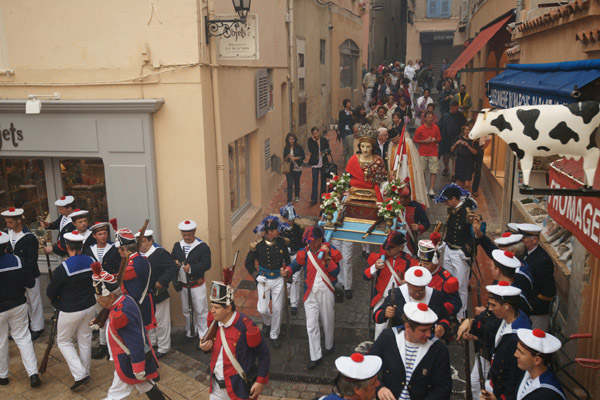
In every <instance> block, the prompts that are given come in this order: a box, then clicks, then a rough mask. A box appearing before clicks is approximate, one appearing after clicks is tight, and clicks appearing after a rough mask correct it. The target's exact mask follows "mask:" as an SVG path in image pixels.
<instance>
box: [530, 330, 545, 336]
mask: <svg viewBox="0 0 600 400" xmlns="http://www.w3.org/2000/svg"><path fill="white" fill-rule="evenodd" d="M533 336H535V337H539V338H545V337H546V332H544V331H543V330H541V329H534V330H533Z"/></svg>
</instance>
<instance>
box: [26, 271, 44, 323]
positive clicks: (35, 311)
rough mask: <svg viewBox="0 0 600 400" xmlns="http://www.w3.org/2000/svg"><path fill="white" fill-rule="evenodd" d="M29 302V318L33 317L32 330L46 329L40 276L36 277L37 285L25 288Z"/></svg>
mask: <svg viewBox="0 0 600 400" xmlns="http://www.w3.org/2000/svg"><path fill="white" fill-rule="evenodd" d="M25 297H27V304H28V306H29V319H31V326H30V328H31V330H32V331H34V332H35V331H41V330H43V329H44V308H43V306H42V296H41V294H40V277H39V276H38V277H37V278H35V286H34V287H32V288H31V289H29V288H27V289H26V290H25Z"/></svg>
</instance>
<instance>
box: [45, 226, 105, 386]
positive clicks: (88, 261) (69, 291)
mask: <svg viewBox="0 0 600 400" xmlns="http://www.w3.org/2000/svg"><path fill="white" fill-rule="evenodd" d="M64 239H65V245H66V248H67V252H68V254H69V258H67V259H66V260H65V261H63V262H62V264H60V265H59V266H58V267H57V268H56V269H55V270H54V274H53V276H52V280H51V281H50V284H49V285H48V288H47V289H46V294H47V295H48V298H49V299H50V301H51V302H52V304H53V305H54V307H56V309H58V310H60V312H59V314H58V324H57V326H56V344H57V346H58V348H59V350H60V352H61V353H62V355H63V357H64V359H65V361H66V362H67V365H68V366H69V370H70V371H71V375H73V378H74V379H75V383H74V384H73V386H71V390H75V389H77V388H78V387H80V386H81V385H83V384H85V383H87V382H88V381H89V380H90V363H91V358H92V330H91V329H90V327H89V325H88V324H89V322H90V321H91V320H92V319H93V318H94V315H95V309H94V308H95V305H96V300H95V298H94V290H93V288H92V268H91V265H92V263H93V262H94V259H93V258H92V257H90V256H85V255H83V254H81V247H82V246H83V242H84V240H85V235H82V234H80V233H79V232H77V231H73V232H67V233H65V235H64ZM75 338H76V339H77V345H78V347H79V354H77V350H75V345H74V344H73V339H75Z"/></svg>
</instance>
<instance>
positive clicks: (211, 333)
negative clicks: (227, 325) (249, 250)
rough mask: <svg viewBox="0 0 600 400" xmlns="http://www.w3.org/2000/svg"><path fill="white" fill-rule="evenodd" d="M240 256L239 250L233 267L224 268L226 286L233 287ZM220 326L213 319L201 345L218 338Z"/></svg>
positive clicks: (234, 258) (234, 257)
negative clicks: (232, 283)
mask: <svg viewBox="0 0 600 400" xmlns="http://www.w3.org/2000/svg"><path fill="white" fill-rule="evenodd" d="M239 254H240V251H239V250H237V251H236V252H235V255H234V256H233V265H232V266H231V267H230V268H223V283H224V284H226V285H228V286H229V285H231V282H232V281H233V274H234V272H235V265H236V264H237V259H238V256H239ZM218 328H219V325H218V323H217V320H216V319H213V322H211V324H210V326H209V327H208V331H206V335H204V337H203V338H202V339H201V341H200V343H205V342H207V341H209V340H215V336H217V329H218Z"/></svg>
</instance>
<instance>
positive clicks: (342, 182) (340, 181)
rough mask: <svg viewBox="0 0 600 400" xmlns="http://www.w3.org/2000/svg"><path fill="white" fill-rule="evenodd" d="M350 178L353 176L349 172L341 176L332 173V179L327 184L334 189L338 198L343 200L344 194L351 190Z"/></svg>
mask: <svg viewBox="0 0 600 400" xmlns="http://www.w3.org/2000/svg"><path fill="white" fill-rule="evenodd" d="M350 178H351V176H350V174H349V173H347V172H346V173H344V174H342V175H341V176H340V175H335V174H334V173H331V178H329V180H328V181H327V184H328V185H329V187H330V188H332V189H333V191H334V192H335V193H336V194H337V195H338V197H340V198H342V197H343V196H344V194H345V193H346V192H347V191H348V190H350Z"/></svg>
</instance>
